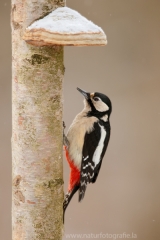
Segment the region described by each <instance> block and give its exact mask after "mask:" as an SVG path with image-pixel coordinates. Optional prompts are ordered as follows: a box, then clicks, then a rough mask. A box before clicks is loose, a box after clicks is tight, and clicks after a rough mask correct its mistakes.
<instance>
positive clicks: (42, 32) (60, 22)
mask: <svg viewBox="0 0 160 240" xmlns="http://www.w3.org/2000/svg"><path fill="white" fill-rule="evenodd" d="M23 39H24V40H25V41H26V42H27V43H29V44H32V45H35V46H47V45H63V46H64V45H65V46H98V45H99V46H104V45H106V44H107V38H106V35H105V33H104V32H103V30H102V29H101V28H100V27H98V26H97V25H95V24H94V23H92V22H91V21H89V20H87V19H86V18H85V17H83V16H82V15H81V14H79V13H78V12H77V11H75V10H72V9H70V8H68V7H60V8H57V9H56V10H54V11H53V12H51V13H50V14H48V15H47V16H45V17H44V18H42V19H40V20H37V21H35V22H34V23H32V24H31V25H30V26H29V27H27V28H26V31H25V33H24V36H23Z"/></svg>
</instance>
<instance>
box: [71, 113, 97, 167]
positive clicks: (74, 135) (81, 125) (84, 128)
mask: <svg viewBox="0 0 160 240" xmlns="http://www.w3.org/2000/svg"><path fill="white" fill-rule="evenodd" d="M97 121H98V119H97V118H96V117H89V118H88V117H86V112H84V111H83V112H81V113H79V114H78V115H77V116H76V118H75V119H74V121H73V123H72V124H71V126H70V128H69V130H68V133H67V139H68V141H69V148H68V151H69V155H70V158H71V160H72V161H73V162H74V164H75V165H76V166H77V168H78V169H81V162H82V150H83V144H84V137H85V134H86V132H87V133H90V132H91V131H92V130H93V125H94V122H97Z"/></svg>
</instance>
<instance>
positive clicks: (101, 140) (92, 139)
mask: <svg viewBox="0 0 160 240" xmlns="http://www.w3.org/2000/svg"><path fill="white" fill-rule="evenodd" d="M109 136H110V128H108V129H106V127H104V126H103V125H101V124H100V123H99V122H96V123H94V128H93V131H92V132H90V133H86V135H85V139H84V146H83V157H82V164H81V177H80V188H79V201H81V200H82V199H83V197H84V194H85V191H86V187H87V183H90V182H92V183H94V182H95V181H96V179H97V176H98V173H99V170H100V167H101V163H102V159H103V156H104V154H105V151H106V148H107V145H108V141H109Z"/></svg>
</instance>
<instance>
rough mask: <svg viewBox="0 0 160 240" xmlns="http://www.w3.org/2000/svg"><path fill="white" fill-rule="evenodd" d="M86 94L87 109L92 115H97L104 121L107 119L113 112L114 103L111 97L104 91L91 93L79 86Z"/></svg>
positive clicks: (83, 93)
mask: <svg viewBox="0 0 160 240" xmlns="http://www.w3.org/2000/svg"><path fill="white" fill-rule="evenodd" d="M77 90H78V91H79V92H80V93H81V94H82V95H83V96H84V98H85V99H84V105H85V110H86V111H87V112H88V114H89V115H90V116H96V117H98V118H101V119H102V120H104V121H107V120H108V119H109V117H110V114H111V112H112V104H111V101H110V99H109V98H108V97H107V96H106V95H105V94H103V93H99V92H94V93H89V92H85V91H84V90H82V89H80V88H77Z"/></svg>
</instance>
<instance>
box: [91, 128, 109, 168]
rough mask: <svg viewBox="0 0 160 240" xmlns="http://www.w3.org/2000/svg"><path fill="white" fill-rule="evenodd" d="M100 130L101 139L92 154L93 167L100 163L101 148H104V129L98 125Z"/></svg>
mask: <svg viewBox="0 0 160 240" xmlns="http://www.w3.org/2000/svg"><path fill="white" fill-rule="evenodd" d="M99 126H100V128H101V138H100V140H99V143H98V146H97V148H96V150H95V152H94V155H93V162H94V163H95V166H96V165H97V164H98V163H99V162H100V160H101V159H100V156H101V153H102V151H103V147H104V140H105V138H106V134H107V133H106V131H105V129H104V127H103V126H101V125H99Z"/></svg>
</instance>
